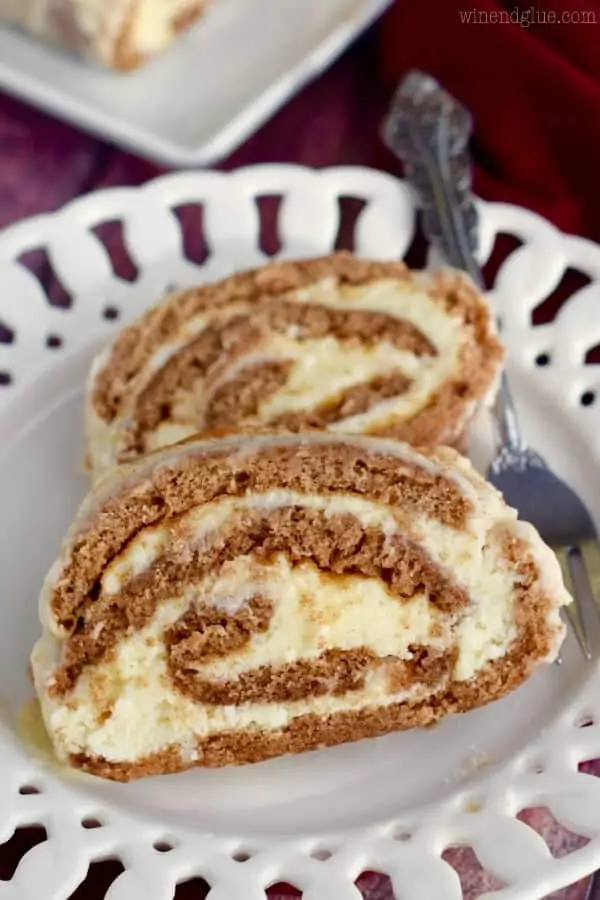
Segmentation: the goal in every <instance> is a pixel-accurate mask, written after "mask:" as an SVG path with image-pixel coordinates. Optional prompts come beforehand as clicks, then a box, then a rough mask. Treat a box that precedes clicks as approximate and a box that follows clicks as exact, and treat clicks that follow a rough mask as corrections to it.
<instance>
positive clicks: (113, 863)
mask: <svg viewBox="0 0 600 900" xmlns="http://www.w3.org/2000/svg"><path fill="white" fill-rule="evenodd" d="M124 871H125V866H124V865H123V863H122V862H121V860H120V859H102V860H99V861H98V862H93V863H90V867H89V869H88V872H87V875H86V876H85V878H84V880H83V881H82V882H81V884H80V885H79V887H78V888H77V890H75V891H74V892H73V893H72V894H71V896H70V897H69V900H104V898H105V897H106V895H107V894H108V891H109V888H110V886H111V885H112V883H113V882H114V881H116V880H117V878H118V877H119V875H122V874H123V872H124Z"/></svg>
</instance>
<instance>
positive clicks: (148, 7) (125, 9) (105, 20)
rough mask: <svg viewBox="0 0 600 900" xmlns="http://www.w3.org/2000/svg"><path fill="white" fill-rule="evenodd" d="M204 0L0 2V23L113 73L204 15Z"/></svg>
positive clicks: (141, 58) (160, 46)
mask: <svg viewBox="0 0 600 900" xmlns="http://www.w3.org/2000/svg"><path fill="white" fill-rule="evenodd" d="M205 5H206V0H0V23H10V24H13V25H18V26H19V27H20V28H22V29H24V30H26V31H28V32H30V33H31V34H33V35H35V36H36V37H39V38H41V39H43V40H44V41H48V42H50V43H53V44H57V45H58V46H60V47H62V48H64V49H65V50H68V51H70V52H73V53H76V54H78V55H80V56H83V57H88V58H90V59H92V60H94V61H96V62H99V63H102V64H103V65H105V66H109V67H110V68H113V69H136V68H138V67H139V66H141V65H143V64H144V63H145V62H147V61H148V60H149V59H151V58H153V57H154V56H156V55H157V54H159V53H161V52H162V51H163V50H165V49H166V48H167V47H168V46H169V45H170V44H171V42H172V41H173V39H174V38H175V37H176V36H177V35H178V34H179V33H180V32H182V31H185V30H186V29H187V28H189V26H190V25H191V24H192V23H193V22H195V20H196V19H198V18H199V17H200V16H201V15H202V13H203V12H204V8H205Z"/></svg>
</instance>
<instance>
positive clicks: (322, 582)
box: [32, 431, 570, 781]
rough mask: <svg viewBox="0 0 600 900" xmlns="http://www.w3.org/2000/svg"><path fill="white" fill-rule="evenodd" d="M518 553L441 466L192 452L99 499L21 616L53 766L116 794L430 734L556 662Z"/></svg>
mask: <svg viewBox="0 0 600 900" xmlns="http://www.w3.org/2000/svg"><path fill="white" fill-rule="evenodd" d="M568 602H570V598H569V596H568V595H567V593H566V591H565V589H564V587H563V583H562V580H561V575H560V570H559V566H558V563H557V561H556V559H555V557H554V555H553V554H552V552H551V551H550V550H549V549H548V548H547V547H546V546H545V545H544V544H543V542H542V540H541V539H540V537H539V535H538V534H537V532H536V531H535V530H534V529H533V528H532V527H531V526H530V525H527V524H524V523H522V522H519V521H517V517H516V513H515V512H514V511H513V510H512V509H510V508H508V507H507V506H506V504H505V503H504V501H503V500H502V498H501V496H500V494H498V492H497V491H496V490H495V489H494V488H493V487H492V486H490V485H489V484H487V483H486V482H485V481H484V480H483V479H482V478H481V477H480V476H479V475H478V474H477V473H476V472H475V471H474V469H473V468H472V467H471V465H470V463H469V462H468V461H467V460H466V459H464V458H463V457H461V456H460V455H459V454H458V453H457V452H456V451H454V450H451V449H450V448H441V449H438V450H431V451H427V452H418V451H417V450H415V449H414V448H412V447H411V446H409V445H407V444H403V443H400V442H397V441H394V440H392V439H386V438H374V437H364V436H350V435H335V434H331V433H328V432H317V431H314V432H311V433H306V434H298V435H295V434H283V435H282V434H278V435H264V434H263V435H260V436H255V437H248V436H244V437H241V436H240V435H234V436H229V437H223V438H220V439H218V440H209V441H204V440H201V439H199V438H195V439H193V440H189V441H184V442H183V443H181V444H178V445H175V446H173V447H170V448H167V449H164V450H162V451H158V452H156V453H154V454H150V455H148V456H147V457H145V458H144V459H142V460H139V461H137V462H136V463H133V464H129V465H125V466H123V467H122V468H121V469H117V470H115V472H114V473H113V474H112V475H110V476H109V477H107V478H105V479H103V481H102V482H101V484H100V485H99V487H97V488H96V490H95V491H94V492H92V494H91V495H90V496H89V498H88V499H87V500H86V502H85V503H84V505H83V507H82V509H81V510H80V512H79V514H78V516H77V518H76V520H75V522H74V524H73V525H72V527H71V529H70V532H69V534H68V536H67V538H66V540H65V542H64V544H63V547H62V551H61V554H60V557H59V559H58V561H57V562H56V563H55V565H54V566H53V567H52V569H51V571H50V573H49V575H48V578H47V581H46V583H45V586H44V588H43V591H42V595H41V601H40V614H41V620H42V624H43V636H42V638H41V639H40V641H39V642H38V644H37V645H36V647H35V648H34V650H33V653H32V669H33V673H34V681H35V686H36V690H37V693H38V695H39V698H40V701H41V707H42V712H43V716H44V720H45V723H46V726H47V729H48V732H49V734H50V737H51V739H52V741H53V743H54V746H55V748H56V752H57V754H58V755H59V757H60V758H61V759H63V760H66V761H67V762H68V763H70V764H71V765H72V766H74V767H78V768H81V769H84V770H86V771H88V772H91V773H94V774H97V775H100V776H103V777H106V778H112V779H117V780H123V781H127V780H129V779H134V778H139V777H142V776H146V775H153V774H159V773H167V772H176V771H179V770H182V769H186V768H189V767H192V766H223V765H227V764H242V763H252V762H257V761H259V760H264V759H267V758H269V757H273V756H277V755H280V754H285V753H298V752H301V751H305V750H311V749H314V748H317V747H323V746H327V745H332V744H339V743H342V742H346V741H355V740H358V739H361V738H366V737H373V736H375V735H381V734H384V733H386V732H390V731H393V730H398V729H408V728H415V727H421V726H429V725H432V724H434V723H435V722H437V721H438V720H440V719H442V718H443V717H444V716H447V715H449V714H452V713H463V712H466V711H467V710H471V709H473V708H474V707H478V706H481V705H482V704H486V703H488V702H490V701H492V700H496V699H498V698H499V697H502V696H503V695H505V694H506V693H507V692H508V691H511V690H513V689H514V688H516V687H517V686H518V685H520V684H521V683H522V682H523V681H524V680H525V679H526V678H527V677H528V676H529V675H530V674H531V673H532V672H533V670H534V669H536V667H538V666H540V665H541V664H542V663H546V662H549V661H551V660H553V659H554V658H555V657H556V655H557V652H558V649H559V646H560V644H561V641H562V638H563V626H562V624H561V619H560V615H559V608H560V606H561V605H563V604H566V603H568Z"/></svg>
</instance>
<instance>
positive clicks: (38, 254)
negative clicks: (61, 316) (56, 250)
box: [18, 247, 73, 309]
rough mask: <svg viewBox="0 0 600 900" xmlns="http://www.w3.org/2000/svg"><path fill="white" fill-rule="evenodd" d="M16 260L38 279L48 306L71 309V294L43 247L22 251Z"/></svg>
mask: <svg viewBox="0 0 600 900" xmlns="http://www.w3.org/2000/svg"><path fill="white" fill-rule="evenodd" d="M18 261H19V262H20V264H21V265H22V266H24V267H25V268H26V269H29V271H30V272H31V274H32V275H34V276H35V278H36V279H37V281H39V283H40V285H41V287H42V289H43V290H44V293H45V294H46V299H47V301H48V303H49V304H50V306H55V307H57V308H58V309H71V307H72V306H73V295H72V294H71V293H69V291H68V290H67V288H66V287H65V285H64V284H63V283H62V281H61V280H60V277H59V276H58V274H57V272H56V270H55V269H54V266H53V265H52V263H51V261H50V257H49V255H48V253H47V252H46V250H45V249H44V248H43V247H40V248H38V249H35V250H28V251H27V252H26V253H22V254H21V256H19V258H18Z"/></svg>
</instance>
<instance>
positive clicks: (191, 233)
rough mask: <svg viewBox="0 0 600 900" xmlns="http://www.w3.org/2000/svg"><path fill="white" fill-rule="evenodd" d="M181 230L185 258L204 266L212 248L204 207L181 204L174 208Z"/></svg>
mask: <svg viewBox="0 0 600 900" xmlns="http://www.w3.org/2000/svg"><path fill="white" fill-rule="evenodd" d="M173 214H174V215H175V216H176V217H177V221H178V222H179V228H180V230H181V244H182V247H183V255H184V256H185V258H186V259H187V260H188V261H189V262H191V263H195V264H196V265H198V266H202V265H204V263H205V262H206V260H207V259H208V258H209V256H210V246H209V244H208V241H207V239H206V234H205V230H204V205H203V204H202V203H181V204H180V205H179V206H174V207H173Z"/></svg>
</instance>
